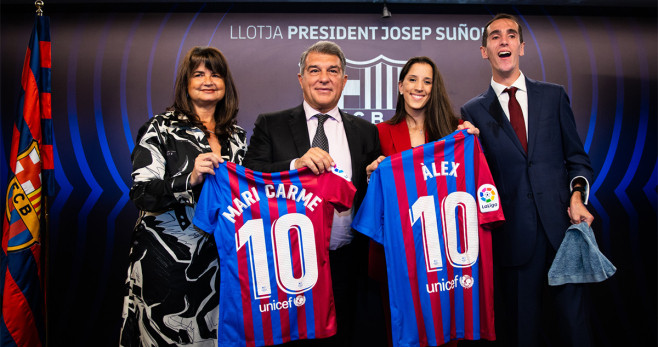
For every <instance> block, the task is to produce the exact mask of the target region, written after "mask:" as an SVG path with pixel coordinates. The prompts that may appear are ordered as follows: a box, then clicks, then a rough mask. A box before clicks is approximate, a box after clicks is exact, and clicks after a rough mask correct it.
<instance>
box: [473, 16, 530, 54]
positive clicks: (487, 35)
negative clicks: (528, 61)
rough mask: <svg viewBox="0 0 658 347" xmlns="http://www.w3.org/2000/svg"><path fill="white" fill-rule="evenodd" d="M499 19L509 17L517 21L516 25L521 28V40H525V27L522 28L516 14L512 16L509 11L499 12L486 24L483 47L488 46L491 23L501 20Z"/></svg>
mask: <svg viewBox="0 0 658 347" xmlns="http://www.w3.org/2000/svg"><path fill="white" fill-rule="evenodd" d="M499 19H509V20H511V21H513V22H514V23H516V26H517V27H518V28H519V40H520V42H523V28H521V24H519V20H518V19H516V17H515V16H512V15H511V14H507V13H499V14H497V15H496V16H495V17H493V18H492V19H491V20H490V21H488V22H487V24H486V25H485V26H484V33H482V47H487V38H489V31H488V28H489V25H491V23H493V22H495V21H497V20H499Z"/></svg>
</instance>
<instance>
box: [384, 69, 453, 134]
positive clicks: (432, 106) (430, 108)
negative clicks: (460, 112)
mask: <svg viewBox="0 0 658 347" xmlns="http://www.w3.org/2000/svg"><path fill="white" fill-rule="evenodd" d="M414 64H428V65H429V66H431V67H432V90H431V92H430V99H429V100H428V101H427V104H425V123H424V127H425V132H426V133H427V139H428V141H436V140H438V139H440V138H442V137H444V136H446V135H449V134H450V133H451V132H453V131H455V129H457V125H459V119H458V118H457V116H456V115H455V113H454V112H453V111H452V103H451V102H450V98H448V93H447V92H446V88H445V84H444V83H443V77H442V76H441V73H440V72H439V69H438V68H437V67H436V64H434V62H433V61H432V59H430V58H428V57H413V58H411V59H409V61H407V63H406V64H404V67H402V70H401V71H400V78H399V82H402V81H404V78H405V77H407V74H408V73H409V70H410V69H411V67H412V66H413V65H414ZM406 116H407V111H406V109H405V107H404V96H403V95H402V94H398V101H397V105H396V107H395V115H394V116H393V117H392V118H391V119H389V120H388V121H387V123H389V124H398V123H400V122H402V121H404V120H405V118H406Z"/></svg>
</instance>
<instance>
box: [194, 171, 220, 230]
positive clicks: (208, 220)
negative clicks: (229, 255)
mask: <svg viewBox="0 0 658 347" xmlns="http://www.w3.org/2000/svg"><path fill="white" fill-rule="evenodd" d="M221 169H222V166H221V164H220V167H219V168H217V169H215V175H214V176H213V175H206V180H205V182H204V183H203V188H202V189H201V195H200V196H199V201H198V202H197V204H196V209H195V213H194V219H193V221H192V223H194V225H196V226H197V227H198V228H199V229H201V230H203V231H205V232H207V233H209V234H213V233H214V231H215V227H216V226H217V223H218V216H219V211H220V208H221V206H220V204H221V201H222V200H223V199H222V198H221V197H222V196H221V194H222V190H221V183H220V180H221V177H222V176H221V175H220V172H219V171H220V170H221ZM225 185H227V184H225Z"/></svg>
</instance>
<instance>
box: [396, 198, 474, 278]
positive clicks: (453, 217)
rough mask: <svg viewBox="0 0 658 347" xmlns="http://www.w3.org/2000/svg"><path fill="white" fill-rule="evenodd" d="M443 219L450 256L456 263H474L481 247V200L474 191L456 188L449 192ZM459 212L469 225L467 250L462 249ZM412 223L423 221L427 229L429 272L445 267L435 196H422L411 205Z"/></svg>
mask: <svg viewBox="0 0 658 347" xmlns="http://www.w3.org/2000/svg"><path fill="white" fill-rule="evenodd" d="M440 213H441V221H442V229H443V244H444V247H445V254H446V258H448V262H449V263H450V265H452V266H453V267H459V268H463V267H470V266H472V265H473V264H475V262H476V261H477V258H478V253H479V249H480V245H479V238H478V229H479V227H478V215H477V213H478V211H477V203H476V202H475V199H474V198H473V196H472V195H471V194H468V193H466V192H453V193H450V194H448V196H446V197H445V198H444V199H443V201H442V202H441V210H440ZM457 216H460V217H461V220H462V221H463V223H464V224H465V225H463V226H462V228H461V230H462V235H461V236H462V237H463V240H464V241H463V242H465V244H463V245H462V248H464V252H460V251H459V247H458V242H457V241H458V240H459V236H460V235H459V229H460V228H459V226H458V225H457ZM409 217H410V221H411V225H412V226H413V225H414V224H416V222H420V223H421V228H422V231H423V246H424V251H425V265H426V266H427V272H436V271H442V270H443V257H442V255H441V253H442V252H441V242H440V240H439V228H438V223H437V218H436V217H437V215H436V208H435V203H434V196H432V195H429V196H421V197H419V198H418V200H416V202H414V203H413V205H412V206H411V208H410V209H409Z"/></svg>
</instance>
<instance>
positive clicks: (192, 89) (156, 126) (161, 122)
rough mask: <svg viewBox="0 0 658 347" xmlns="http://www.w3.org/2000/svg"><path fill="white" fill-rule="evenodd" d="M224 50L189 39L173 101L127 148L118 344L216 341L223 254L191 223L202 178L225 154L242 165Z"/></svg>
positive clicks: (242, 142)
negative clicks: (129, 217)
mask: <svg viewBox="0 0 658 347" xmlns="http://www.w3.org/2000/svg"><path fill="white" fill-rule="evenodd" d="M235 88H236V87H235V84H234V82H233V78H232V77H231V72H230V71H229V68H228V65H227V62H226V59H225V58H224V56H223V55H222V53H221V52H220V51H219V50H217V49H216V48H212V47H194V48H192V49H191V50H190V51H189V52H188V53H187V54H186V56H185V58H184V59H183V61H182V62H181V64H180V66H179V69H178V74H177V76H176V86H175V95H174V104H173V105H172V106H171V107H169V108H168V109H167V111H166V112H165V113H164V114H160V115H156V116H155V117H153V118H151V119H150V120H149V121H147V122H146V123H145V124H144V125H143V126H142V127H141V128H140V129H139V133H138V135H137V143H136V146H135V150H134V151H133V153H132V163H133V172H132V178H133V185H132V188H131V189H130V198H131V199H132V201H133V202H134V203H135V205H136V206H137V207H138V208H139V210H140V215H139V218H138V220H137V224H136V226H135V229H134V233H133V240H132V248H131V250H130V256H129V267H128V278H127V280H126V293H125V298H124V306H123V313H122V318H123V324H122V328H121V337H120V345H121V346H169V345H193V346H216V345H217V321H218V312H219V294H218V290H219V271H218V270H219V260H218V254H217V247H216V245H215V241H214V239H213V237H211V236H209V235H207V234H205V233H203V232H202V231H200V230H198V229H196V228H195V227H194V226H193V225H192V223H191V221H192V219H193V217H194V208H195V204H196V199H197V198H198V196H199V193H200V192H201V187H202V183H203V181H204V177H205V175H207V174H212V175H214V168H216V167H217V166H218V165H219V163H221V162H223V161H224V160H229V161H232V162H235V163H238V164H240V163H241V162H242V158H243V157H244V154H245V151H246V133H245V131H244V130H243V129H242V128H241V127H239V126H238V125H237V121H236V116H237V113H238V94H237V91H236V89H235Z"/></svg>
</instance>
